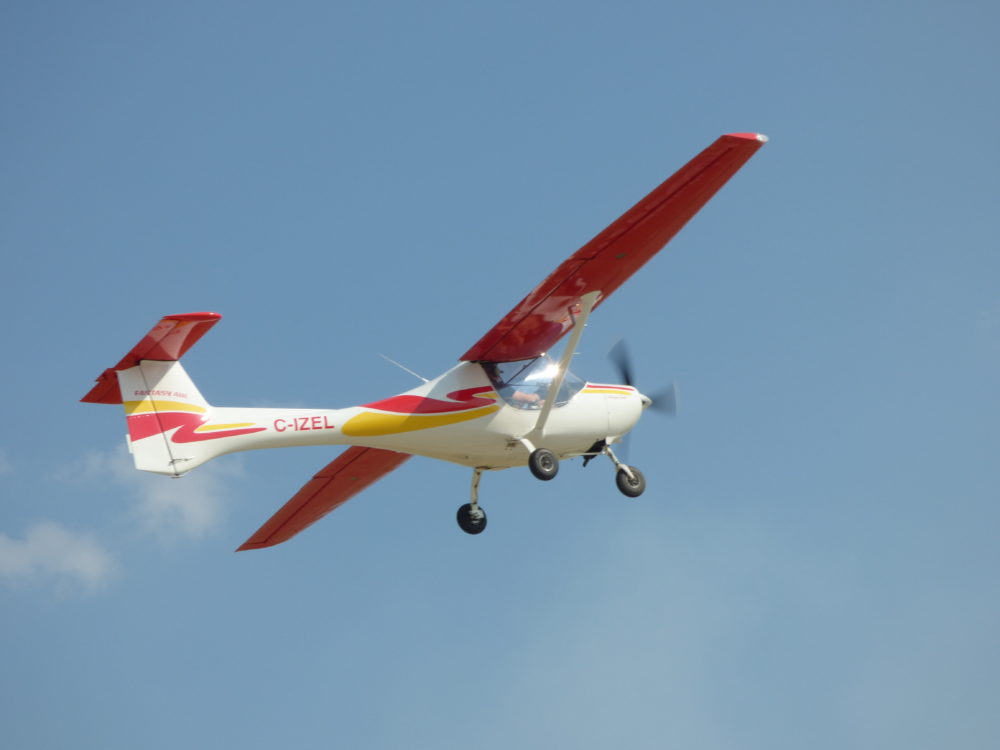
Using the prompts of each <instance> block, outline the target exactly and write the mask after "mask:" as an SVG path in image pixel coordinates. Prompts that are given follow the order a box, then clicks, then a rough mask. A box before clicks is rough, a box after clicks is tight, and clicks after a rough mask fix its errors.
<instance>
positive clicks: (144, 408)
mask: <svg viewBox="0 0 1000 750" xmlns="http://www.w3.org/2000/svg"><path fill="white" fill-rule="evenodd" d="M124 404H125V414H126V415H130V414H149V413H152V412H158V411H190V412H194V413H195V414H204V413H205V412H206V411H207V409H205V407H204V406H198V405H196V404H185V403H184V402H183V401H159V400H154V399H149V398H144V399H143V400H142V401H125V402H124Z"/></svg>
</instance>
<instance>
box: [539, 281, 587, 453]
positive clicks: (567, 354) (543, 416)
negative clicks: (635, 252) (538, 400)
mask: <svg viewBox="0 0 1000 750" xmlns="http://www.w3.org/2000/svg"><path fill="white" fill-rule="evenodd" d="M600 296H601V293H600V291H593V292H587V293H586V294H585V295H583V296H582V297H580V302H579V306H580V312H579V313H578V314H577V315H574V314H573V308H574V307H576V305H571V306H570V309H569V314H570V316H571V317H572V318H573V333H571V334H570V336H569V341H567V342H566V350H565V351H564V352H563V355H562V359H560V360H559V370H558V372H556V376H555V377H554V378H553V379H552V384H551V385H550V386H549V395H548V398H546V399H545V403H544V404H542V410H541V412H539V414H538V421H537V422H535V427H534V429H533V430H532V431H531V436H532V437H536V436H540V435H541V434H542V431H543V430H544V429H545V423H546V422H547V421H548V419H549V413H550V412H551V411H552V407H553V406H554V405H555V403H556V399H557V398H558V396H559V389H560V388H562V384H563V381H564V380H565V379H566V372H567V370H569V363H570V362H571V361H572V359H573V354H574V353H575V352H576V347H577V344H579V343H580V337H581V336H582V335H583V329H584V328H585V327H586V326H587V318H589V317H590V311H591V310H593V309H594V305H596V304H597V300H598V298H599V297H600Z"/></svg>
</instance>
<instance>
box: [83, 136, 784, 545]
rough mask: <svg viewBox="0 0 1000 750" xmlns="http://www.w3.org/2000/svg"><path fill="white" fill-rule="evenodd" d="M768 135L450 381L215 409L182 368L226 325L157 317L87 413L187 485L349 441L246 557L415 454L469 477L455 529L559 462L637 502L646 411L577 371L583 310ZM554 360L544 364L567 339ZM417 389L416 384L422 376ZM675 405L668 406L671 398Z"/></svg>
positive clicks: (578, 275)
mask: <svg viewBox="0 0 1000 750" xmlns="http://www.w3.org/2000/svg"><path fill="white" fill-rule="evenodd" d="M766 141H767V138H766V137H765V136H763V135H759V134H757V133H733V134H730V135H724V136H721V137H720V138H718V139H717V140H716V141H715V142H714V143H712V145H710V146H709V147H708V148H706V149H705V150H704V151H702V152H701V153H700V154H698V155H697V156H695V157H694V158H693V159H692V160H691V161H689V162H688V163H687V164H686V165H685V166H684V167H682V168H681V169H680V170H679V171H678V172H677V173H676V174H674V175H673V176H672V177H670V178H669V179H668V180H666V181H665V182H664V183H663V184H661V185H660V186H659V187H657V188H656V189H655V190H653V191H652V192H651V193H650V194H649V195H647V196H646V197H645V198H643V199H642V200H641V201H639V202H638V203H637V204H636V205H635V206H633V207H632V208H631V209H629V210H628V211H626V212H625V214H624V215H622V216H621V217H620V218H619V219H618V220H617V221H615V222H614V223H613V224H611V225H610V226H609V227H608V228H607V229H605V230H604V231H603V232H601V233H600V234H599V235H597V236H596V237H595V238H594V239H593V240H591V241H590V242H588V243H587V244H586V245H584V246H583V247H582V248H581V249H580V250H578V251H577V252H576V253H574V254H573V255H571V256H570V257H569V258H567V259H566V260H565V261H564V262H563V263H562V264H561V265H559V267H557V268H556V269H555V271H553V272H552V273H551V274H549V276H547V277H546V278H545V280H544V281H542V283H541V284H539V285H538V286H537V287H535V288H534V289H533V290H532V291H531V292H530V293H529V294H528V296H526V297H525V298H524V299H523V300H521V301H520V302H519V303H518V304H517V306H515V307H514V309H513V310H511V311H510V312H509V313H508V314H507V315H506V316H505V317H504V318H503V319H502V320H501V321H500V322H499V323H497V324H496V325H495V326H494V327H493V328H491V329H490V330H489V331H487V333H486V335H484V336H483V337H482V338H481V339H480V340H479V341H477V342H476V343H475V344H474V345H473V346H472V348H471V349H469V350H468V351H467V352H465V354H463V355H462V356H461V358H460V361H459V364H458V365H456V366H455V367H453V368H452V369H450V370H448V371H447V372H446V373H444V374H443V375H441V376H439V377H437V378H435V379H433V380H429V381H425V382H424V383H423V384H422V385H419V386H417V387H416V388H413V389H412V390H409V391H406V392H405V393H401V394H399V395H397V396H392V397H391V398H386V399H382V400H380V401H373V402H371V403H368V404H362V405H360V406H351V407H348V408H346V409H253V408H229V407H218V406H211V405H210V404H209V403H208V402H207V401H206V400H205V399H204V397H203V396H202V395H201V393H200V392H199V391H198V388H197V387H196V386H195V384H194V383H193V382H192V380H191V378H190V377H188V374H187V373H186V372H185V371H184V368H183V366H182V365H181V363H180V358H181V357H182V356H183V354H184V353H185V352H186V351H187V350H188V349H189V348H191V346H192V345H193V344H194V343H195V342H196V341H198V339H200V338H201V337H202V336H203V335H204V334H205V332H206V331H208V329H209V328H211V327H212V326H213V325H215V324H216V323H217V322H218V321H219V319H220V318H221V317H222V316H221V315H219V314H217V313H211V312H199V313H185V314H182V315H168V316H166V317H165V318H163V319H162V320H161V321H160V322H159V323H158V324H157V325H156V326H155V327H154V328H153V330H151V331H150V332H149V333H148V334H146V336H145V337H144V338H143V339H142V341H140V342H139V343H138V344H137V345H136V346H134V347H133V348H132V349H131V350H130V351H129V352H128V353H127V354H126V355H125V356H124V358H122V360H121V361H120V362H119V363H118V364H117V365H115V366H114V367H111V368H109V369H107V370H105V371H104V372H103V373H102V374H101V376H100V377H99V378H98V380H97V385H95V386H94V388H93V389H91V391H90V392H89V393H88V394H87V395H86V396H84V397H83V399H82V401H86V402H90V403H99V404H124V406H125V420H126V422H127V424H128V438H127V441H128V446H129V450H130V452H131V453H132V456H133V458H134V459H135V466H136V468H137V469H141V470H143V471H151V472H155V473H157V474H166V475H168V476H172V477H179V476H182V475H183V474H186V473H187V472H189V471H191V470H192V469H194V468H196V467H198V466H200V465H201V464H203V463H205V462H206V461H208V460H210V459H212V458H215V457H216V456H221V455H223V454H226V453H233V452H235V451H245V450H255V449H258V448H278V447H283V446H296V445H349V446H351V447H350V448H348V449H347V450H346V451H344V452H343V453H341V454H340V456H338V457H337V458H336V459H335V460H334V461H333V462H332V463H330V464H329V465H328V466H326V467H325V468H323V470H322V471H320V472H319V473H318V474H316V476H315V477H313V479H312V480H310V481H309V482H308V483H307V484H306V485H305V486H304V487H302V489H301V490H299V492H298V493H296V495H295V496H294V497H293V498H292V499H291V500H289V501H288V502H287V503H286V504H285V505H284V506H283V507H282V508H281V509H280V510H278V512H277V513H275V514H274V515H273V516H272V517H271V518H270V519H269V520H268V521H267V522H266V523H265V524H264V525H263V526H261V528H260V529H258V530H257V531H256V532H255V533H254V534H253V535H252V536H251V537H250V538H249V539H248V540H247V541H246V542H244V544H243V545H241V546H240V547H239V549H241V550H245V549H257V548H261V547H270V546H273V545H275V544H279V543H280V542H284V541H286V540H288V539H290V538H291V537H293V536H294V535H295V534H297V533H299V532H300V531H302V530H303V529H305V528H306V527H308V526H310V525H311V524H313V523H315V522H316V521H318V520H319V519H320V518H322V517H323V516H325V515H326V514H327V513H329V512H330V511H332V510H333V509H335V508H337V507H338V506H340V505H342V504H343V503H344V502H346V501H347V500H348V499H350V498H351V497H353V496H354V495H355V494H357V493H358V492H360V491H361V490H363V489H365V488H366V487H368V486H369V485H371V484H372V483H373V482H375V481H377V480H378V479H379V478H381V477H383V476H385V475H386V474H388V473H389V472H390V471H392V470H393V469H395V468H397V467H398V466H399V465H400V464H402V463H403V462H404V461H406V460H407V459H408V458H409V457H410V456H411V455H419V456H428V457H430V458H438V459H442V460H444V461H450V462H452V463H456V464H461V465H463V466H468V467H471V468H472V490H471V497H470V499H469V502H468V503H466V504H465V505H463V506H462V507H461V508H459V510H458V525H459V526H460V527H461V528H462V530H463V531H465V532H467V533H469V534H478V533H480V532H481V531H483V529H485V528H486V513H485V511H484V510H483V508H482V507H481V506H480V504H479V480H480V477H481V475H482V473H483V471H485V470H487V469H506V468H510V467H512V466H525V465H527V466H528V468H529V469H530V470H531V472H532V473H533V474H534V475H535V476H536V477H538V478H539V479H545V480H548V479H552V478H553V477H555V476H556V473H557V472H558V470H559V462H560V461H561V460H564V459H568V458H573V457H576V456H583V457H584V461H585V463H586V461H589V460H590V459H591V458H593V457H594V456H597V455H601V454H603V455H605V456H607V457H608V458H609V459H610V460H611V462H612V463H613V464H614V466H615V469H616V481H617V485H618V488H619V489H620V490H621V492H623V493H624V494H625V495H627V496H629V497H638V496H639V495H640V494H642V492H643V490H644V489H645V486H646V483H645V480H644V478H643V476H642V474H641V473H640V472H639V470H638V469H636V468H635V467H634V466H627V465H625V464H624V463H622V462H621V461H619V460H618V458H617V457H616V456H615V454H614V453H613V452H612V450H611V446H612V445H613V444H615V443H618V442H620V441H621V440H622V438H623V436H625V435H626V434H627V433H628V432H629V431H630V430H631V429H632V428H633V427H634V426H635V425H636V423H637V422H638V421H639V417H640V416H641V415H642V412H643V410H644V409H645V408H646V407H648V406H650V405H652V402H653V399H651V398H649V397H648V396H644V395H643V394H641V393H640V392H639V391H638V390H637V389H636V388H635V387H633V385H632V383H631V377H630V374H629V372H628V368H627V366H626V365H625V364H622V365H621V369H622V372H623V379H624V380H625V381H626V383H625V384H622V385H605V384H601V383H590V382H586V381H584V380H581V379H579V378H577V377H576V376H575V375H573V374H572V373H571V372H570V371H569V364H570V361H571V360H572V357H573V353H574V351H575V350H576V348H577V344H578V342H579V340H580V336H581V335H582V333H583V329H584V326H585V325H586V323H587V318H588V316H589V315H590V313H591V312H592V311H593V310H594V309H595V308H596V307H597V306H598V305H600V304H601V302H603V301H604V300H606V299H607V298H608V297H609V296H610V295H611V293H612V292H614V291H615V290H616V289H617V288H618V287H619V286H621V284H622V283H623V282H624V281H625V280H626V279H628V278H629V277H630V276H631V275H632V274H633V273H635V272H636V271H637V270H638V269H639V268H640V267H642V265H643V264H645V263H646V261H648V260H649V259H650V258H651V257H653V255H655V254H656V253H657V252H659V250H660V249H661V248H662V247H663V246H664V245H666V243H667V242H669V241H670V239H671V238H673V236H674V235H675V234H676V233H677V232H678V231H679V230H680V229H681V227H683V226H684V224H685V223H687V221H688V220H689V219H690V218H691V217H692V216H694V215H695V213H697V212H698V210H699V209H700V208H701V207H702V206H703V205H704V204H705V203H706V202H707V201H708V200H709V199H710V198H711V197H712V196H713V195H715V193H716V192H717V191H718V190H719V189H720V188H721V187H722V186H723V185H724V184H725V183H726V181H728V180H729V178H730V177H731V176H732V175H733V174H735V173H736V171H737V170H739V168H740V167H742V166H743V165H744V164H745V163H746V162H747V160H748V159H750V157H751V156H753V154H754V153H755V152H756V151H757V149H759V148H760V147H761V146H762V145H763V144H764V143H765V142H766ZM570 331H571V334H570V337H569V339H568V341H567V343H566V346H565V349H564V350H563V353H562V356H561V357H560V359H559V360H558V361H556V360H554V359H552V358H550V357H549V356H548V355H547V354H546V352H548V351H550V350H551V349H552V347H553V346H554V345H555V344H556V342H557V341H559V340H560V339H561V338H562V337H563V335H565V334H566V333H567V332H570ZM421 379H422V378H421ZM667 398H669V396H667Z"/></svg>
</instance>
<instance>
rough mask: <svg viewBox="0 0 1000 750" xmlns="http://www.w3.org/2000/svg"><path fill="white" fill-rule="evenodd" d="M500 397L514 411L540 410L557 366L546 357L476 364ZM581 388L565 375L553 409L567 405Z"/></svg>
mask: <svg viewBox="0 0 1000 750" xmlns="http://www.w3.org/2000/svg"><path fill="white" fill-rule="evenodd" d="M480 364H481V365H482V367H483V370H485V371H486V375H487V376H488V377H489V379H490V383H492V384H493V388H494V390H496V392H497V393H499V394H500V397H501V398H502V399H503V400H504V401H506V402H507V403H508V404H510V405H511V406H513V407H516V408H518V409H540V408H541V407H542V404H543V403H545V399H547V398H548V396H549V387H550V386H551V385H552V381H553V380H554V379H555V377H556V373H557V372H558V371H559V363H558V362H556V361H555V360H554V359H552V358H551V357H549V356H548V355H546V354H543V355H542V356H541V357H536V358H534V359H522V360H519V361H517V362H480ZM583 386H584V381H582V380H580V378H578V377H577V376H576V375H574V374H573V373H572V372H567V373H566V377H565V378H564V379H563V383H562V386H561V387H560V388H559V393H558V395H557V396H556V401H555V404H554V406H562V405H563V404H566V403H568V402H569V400H570V399H571V398H573V396H575V395H576V393H577V391H579V390H580V389H581V388H583Z"/></svg>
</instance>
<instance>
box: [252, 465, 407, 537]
mask: <svg viewBox="0 0 1000 750" xmlns="http://www.w3.org/2000/svg"><path fill="white" fill-rule="evenodd" d="M409 457H410V454H408V453H394V452H393V451H384V450H380V449H378V448H356V447H355V448H348V449H347V450H346V451H344V452H343V453H341V454H340V455H339V456H338V457H337V459H336V460H335V461H332V462H331V463H329V464H327V466H326V467H325V468H324V469H323V470H322V471H321V472H319V474H317V475H316V476H314V477H313V478H312V479H311V480H310V481H309V482H307V483H306V485H305V486H304V487H303V488H302V489H301V490H299V491H298V492H296V493H295V496H294V497H293V498H292V499H291V500H289V501H288V502H287V503H285V504H284V505H283V506H282V508H281V510H279V511H278V512H277V513H275V514H274V515H273V516H271V517H270V518H269V519H268V520H267V523H265V524H264V525H263V526H261V527H260V528H259V529H257V531H256V532H255V533H254V535H253V536H252V537H250V538H249V539H247V540H246V541H245V542H244V543H243V544H242V546H240V548H239V549H240V550H245V549H260V548H262V547H273V546H274V545H275V544H281V542H287V541H288V540H289V539H291V538H292V537H293V536H295V535H296V534H298V533H299V532H300V531H302V530H303V529H305V528H307V527H309V526H311V525H312V524H314V523H316V521H318V520H319V519H321V518H322V517H323V516H325V515H326V514H327V513H329V512H330V511H332V510H334V509H336V508H339V507H340V506H341V505H343V504H344V503H346V502H347V501H348V500H350V499H351V498H352V497H354V496H355V495H356V494H358V493H359V492H361V490H363V489H365V488H366V487H368V486H369V485H372V484H374V483H375V482H377V481H378V480H379V479H381V478H382V477H384V476H385V475H386V474H388V473H389V472H390V471H392V470H393V469H395V468H397V467H398V466H399V465H400V464H402V463H403V462H404V461H406V459H408V458H409Z"/></svg>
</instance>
